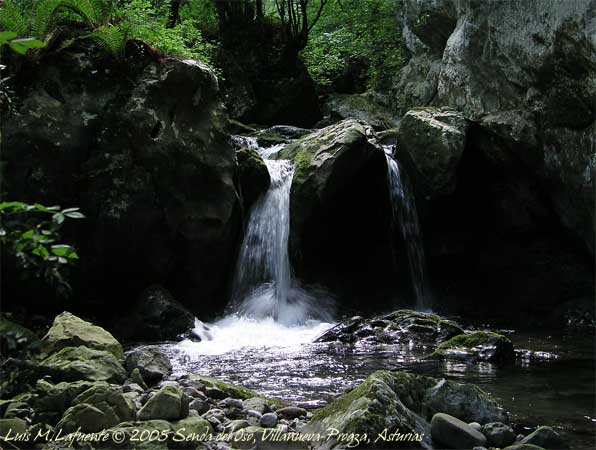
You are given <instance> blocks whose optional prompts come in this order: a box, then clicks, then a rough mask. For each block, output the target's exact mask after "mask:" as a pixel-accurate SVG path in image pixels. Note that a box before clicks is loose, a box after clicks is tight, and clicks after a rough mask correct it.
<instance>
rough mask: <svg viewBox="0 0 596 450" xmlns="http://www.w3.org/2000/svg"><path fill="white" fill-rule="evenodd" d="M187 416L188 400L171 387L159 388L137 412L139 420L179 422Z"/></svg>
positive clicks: (180, 392)
mask: <svg viewBox="0 0 596 450" xmlns="http://www.w3.org/2000/svg"><path fill="white" fill-rule="evenodd" d="M187 415H188V398H187V397H186V396H185V395H184V393H183V392H182V391H181V390H180V389H177V388H175V387H173V386H166V387H163V388H161V389H160V390H159V391H157V392H156V394H155V395H154V396H153V397H151V398H150V399H149V400H148V401H147V403H145V405H144V406H143V407H142V408H141V410H140V411H139V419H140V420H152V419H163V420H179V419H184V418H185V417H186V416H187Z"/></svg>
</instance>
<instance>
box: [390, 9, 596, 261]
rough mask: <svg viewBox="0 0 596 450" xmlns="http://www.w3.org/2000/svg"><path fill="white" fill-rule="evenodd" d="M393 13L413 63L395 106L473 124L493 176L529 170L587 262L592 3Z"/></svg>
mask: <svg viewBox="0 0 596 450" xmlns="http://www.w3.org/2000/svg"><path fill="white" fill-rule="evenodd" d="M538 10H539V11H540V12H541V14H543V15H542V16H541V17H540V19H538V18H537V16H536V11H538ZM400 11H401V12H402V15H403V23H404V33H403V35H404V40H405V42H406V45H407V46H408V48H409V49H410V51H411V52H412V53H413V58H412V59H411V62H410V64H409V65H408V67H406V68H404V70H402V71H401V73H400V80H399V82H398V85H397V86H396V91H397V93H398V95H397V97H396V102H395V107H396V108H397V109H401V110H402V111H405V110H407V109H409V108H410V107H412V106H419V105H428V104H432V105H435V106H449V107H451V108H457V109H458V110H460V111H461V112H462V113H463V114H464V116H465V117H466V118H468V119H470V120H472V121H474V122H476V123H478V124H479V126H480V128H481V131H482V133H483V134H484V135H485V136H489V137H490V139H487V140H486V141H485V142H483V143H481V142H478V144H479V147H480V148H481V151H482V152H484V153H485V154H486V155H487V157H488V158H489V159H490V160H491V161H493V163H494V165H495V166H496V167H498V168H499V169H500V170H507V171H511V170H516V169H519V170H524V171H529V173H530V174H531V176H532V177H533V179H534V180H536V182H537V183H539V185H540V186H541V188H542V189H543V190H544V191H545V192H546V193H547V195H548V196H549V197H550V200H551V201H552V204H553V205H554V211H555V212H556V214H557V215H558V217H559V218H560V220H561V221H562V222H563V223H564V224H565V226H567V227H568V228H569V229H570V230H572V232H573V233H574V234H575V235H576V236H578V237H579V238H581V239H583V240H584V242H585V244H586V248H588V249H589V251H591V252H592V253H593V251H594V223H595V212H594V207H593V205H594V195H595V194H594V192H595V188H594V183H593V180H594V174H595V172H596V161H595V160H594V158H593V151H592V150H591V149H593V147H594V142H595V141H594V139H595V138H594V136H596V132H595V131H596V123H595V117H596V108H594V101H593V99H594V96H595V95H596V88H595V86H596V85H595V84H594V78H595V76H594V74H595V72H596V69H595V66H594V61H595V60H596V54H595V53H596V50H595V46H594V42H593V39H591V37H592V36H593V34H594V33H593V32H592V31H593V26H592V27H590V25H586V24H590V23H591V22H590V18H591V17H592V15H593V10H592V2H591V1H590V0H580V1H577V2H574V3H573V7H572V8H570V7H566V5H564V4H561V3H558V2H550V3H548V4H547V5H544V4H543V2H540V1H537V0H531V1H526V2H514V3H509V2H477V1H474V0H463V1H460V2H450V1H437V2H418V1H416V0H407V1H406V2H405V4H404V6H403V8H401V9H400ZM422 23H428V24H429V25H428V26H421V25H420V24H422ZM436 23H440V24H442V25H441V26H440V29H441V30H443V31H441V32H440V33H437V28H436V26H435V24H436ZM545 24H548V26H545ZM487 29H491V30H494V32H491V33H486V30H487ZM569 55H573V56H569ZM505 167H507V169H505Z"/></svg>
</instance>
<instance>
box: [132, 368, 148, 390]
mask: <svg viewBox="0 0 596 450" xmlns="http://www.w3.org/2000/svg"><path fill="white" fill-rule="evenodd" d="M130 379H131V380H132V382H133V383H136V384H137V385H139V386H140V387H141V388H142V389H145V390H146V389H147V384H145V380H143V376H142V375H141V371H140V370H139V368H138V367H135V368H134V369H132V371H131V372H130Z"/></svg>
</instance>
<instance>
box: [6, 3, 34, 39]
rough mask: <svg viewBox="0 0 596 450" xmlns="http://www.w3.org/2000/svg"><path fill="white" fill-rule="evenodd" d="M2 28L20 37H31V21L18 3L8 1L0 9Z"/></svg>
mask: <svg viewBox="0 0 596 450" xmlns="http://www.w3.org/2000/svg"><path fill="white" fill-rule="evenodd" d="M0 27H1V28H2V29H3V30H10V31H14V32H15V33H17V35H18V36H28V35H29V32H30V23H29V19H28V18H27V15H26V14H25V11H23V8H22V7H21V6H20V5H19V3H18V2H17V1H15V0H6V1H5V2H4V5H3V6H2V8H0Z"/></svg>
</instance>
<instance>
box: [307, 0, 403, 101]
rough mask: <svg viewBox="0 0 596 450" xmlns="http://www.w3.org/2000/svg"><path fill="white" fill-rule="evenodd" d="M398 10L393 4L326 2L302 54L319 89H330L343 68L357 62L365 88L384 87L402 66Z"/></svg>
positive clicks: (345, 0) (384, 0)
mask: <svg viewBox="0 0 596 450" xmlns="http://www.w3.org/2000/svg"><path fill="white" fill-rule="evenodd" d="M398 9H399V6H398V2H397V0H330V1H329V4H328V5H327V6H326V9H325V13H324V14H322V16H321V19H320V20H319V23H318V24H317V26H316V27H315V28H313V30H312V32H311V35H310V39H309V42H308V45H307V47H306V48H305V50H304V52H303V58H304V61H305V63H306V65H307V67H308V69H309V71H310V73H311V75H312V77H313V78H314V79H315V81H316V82H317V83H318V84H319V86H321V87H322V88H323V89H329V88H332V87H333V84H334V82H335V81H336V80H337V79H338V78H339V77H340V76H341V74H342V72H343V71H344V68H345V67H346V64H348V63H350V62H351V61H357V60H360V61H363V62H364V63H365V65H366V66H367V67H368V68H367V72H368V73H367V75H368V85H369V87H371V88H378V89H381V88H384V87H386V85H387V84H388V83H389V82H390V81H391V80H392V78H393V77H394V76H395V75H396V74H397V72H398V71H399V69H400V68H401V66H402V65H403V64H404V51H403V49H402V45H401V35H400V32H399V29H400V27H399V23H398Z"/></svg>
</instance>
